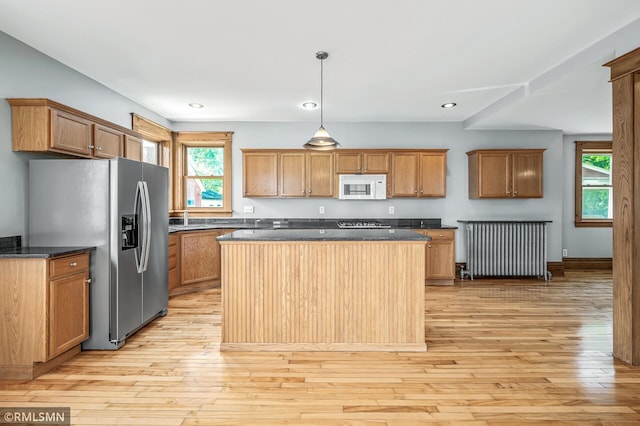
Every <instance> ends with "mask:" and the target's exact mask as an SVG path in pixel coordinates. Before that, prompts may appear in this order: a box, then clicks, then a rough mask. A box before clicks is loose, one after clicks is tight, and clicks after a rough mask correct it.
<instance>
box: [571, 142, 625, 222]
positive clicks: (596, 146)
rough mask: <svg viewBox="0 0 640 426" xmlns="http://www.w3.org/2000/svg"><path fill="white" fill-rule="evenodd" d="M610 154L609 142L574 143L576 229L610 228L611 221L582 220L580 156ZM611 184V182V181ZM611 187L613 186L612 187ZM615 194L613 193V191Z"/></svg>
mask: <svg viewBox="0 0 640 426" xmlns="http://www.w3.org/2000/svg"><path fill="white" fill-rule="evenodd" d="M585 153H586V154H600V153H602V154H611V155H612V156H613V143H612V142H611V141H576V147H575V163H574V167H575V168H574V175H575V176H574V177H575V181H574V188H573V194H574V205H573V208H574V211H573V213H574V225H575V227H576V228H611V227H612V226H613V219H583V218H582V188H583V186H582V155H583V154H585ZM612 184H613V180H612ZM612 187H613V185H612ZM614 192H615V191H614Z"/></svg>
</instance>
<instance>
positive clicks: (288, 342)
mask: <svg viewBox="0 0 640 426" xmlns="http://www.w3.org/2000/svg"><path fill="white" fill-rule="evenodd" d="M221 245H222V287H223V290H222V292H223V312H224V316H223V324H222V345H221V349H222V350H350V351H370V350H371V351H375V350H406V351H424V350H426V345H425V335H424V291H425V290H424V279H425V278H424V273H425V271H424V257H425V243H424V242H422V241H411V242H405V241H403V242H398V241H393V242H390V241H385V242H361V241H358V242H343V241H328V242H308V241H303V242H277V241H268V242H233V241H231V242H221Z"/></svg>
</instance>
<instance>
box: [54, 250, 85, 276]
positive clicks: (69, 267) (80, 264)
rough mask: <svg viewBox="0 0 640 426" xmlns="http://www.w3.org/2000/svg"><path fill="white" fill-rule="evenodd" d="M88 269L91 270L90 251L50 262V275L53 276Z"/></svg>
mask: <svg viewBox="0 0 640 426" xmlns="http://www.w3.org/2000/svg"><path fill="white" fill-rule="evenodd" d="M87 270H89V253H81V254H75V255H73V256H66V257H59V258H55V259H52V260H51V261H50V262H49V276H50V277H52V278H53V277H60V276H63V275H68V274H73V273H75V272H80V271H87Z"/></svg>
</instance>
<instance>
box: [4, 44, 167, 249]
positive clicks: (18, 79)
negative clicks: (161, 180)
mask: <svg viewBox="0 0 640 426" xmlns="http://www.w3.org/2000/svg"><path fill="white" fill-rule="evenodd" d="M0 64H2V66H0V98H49V99H52V100H54V101H57V102H60V103H63V104H65V105H68V106H70V107H73V108H76V109H79V110H81V111H84V112H87V113H89V114H92V115H95V116H97V117H100V118H104V119H106V120H109V121H111V122H113V123H116V124H119V125H121V126H124V127H127V128H131V113H132V112H135V113H138V114H140V115H143V116H145V117H148V118H150V119H152V120H155V121H157V122H158V123H160V124H163V125H169V124H170V123H169V122H168V121H167V120H165V119H164V118H163V117H160V116H159V115H157V114H155V113H153V112H152V111H150V110H148V109H146V108H144V107H142V106H140V105H138V104H136V103H134V102H133V101H131V100H130V99H128V98H126V97H124V96H122V95H120V94H118V93H116V92H114V91H112V90H110V89H108V88H106V87H105V86H103V85H101V84H100V83H98V82H96V81H94V80H91V79H90V78H88V77H86V76H84V75H83V74H80V73H78V72H77V71H75V70H73V69H71V68H69V67H67V66H65V65H62V64H61V63H60V62H57V61H55V60H53V59H51V58H50V57H48V56H46V55H44V54H42V53H40V52H38V51H36V50H34V49H32V48H31V47H29V46H26V45H25V44H23V43H21V42H19V41H17V40H15V39H14V38H12V37H9V36H8V35H6V34H5V33H3V32H0ZM33 157H34V155H32V154H26V153H15V152H13V151H11V108H10V106H9V104H8V103H7V102H6V101H4V100H3V99H0V182H1V184H0V200H2V203H3V206H2V214H1V215H0V237H4V236H12V235H21V236H23V237H25V238H26V236H27V232H28V230H27V205H26V203H27V201H26V200H27V198H28V197H26V191H27V174H28V172H27V164H28V159H29V158H33Z"/></svg>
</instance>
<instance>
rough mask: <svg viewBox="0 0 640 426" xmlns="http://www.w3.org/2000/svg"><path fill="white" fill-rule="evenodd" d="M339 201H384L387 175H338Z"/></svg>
mask: <svg viewBox="0 0 640 426" xmlns="http://www.w3.org/2000/svg"><path fill="white" fill-rule="evenodd" d="M339 176H340V177H339V178H338V186H339V187H340V195H339V197H338V198H339V199H341V200H386V198H387V175H339Z"/></svg>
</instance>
